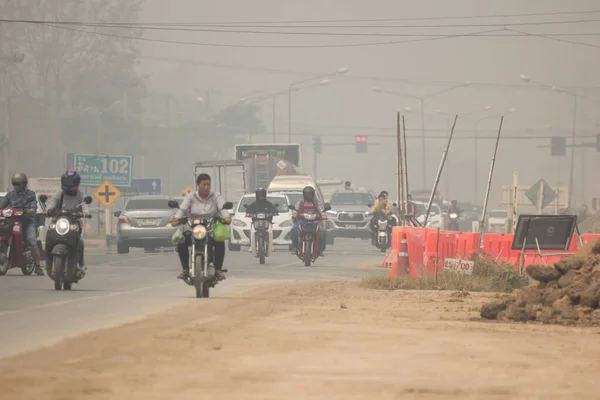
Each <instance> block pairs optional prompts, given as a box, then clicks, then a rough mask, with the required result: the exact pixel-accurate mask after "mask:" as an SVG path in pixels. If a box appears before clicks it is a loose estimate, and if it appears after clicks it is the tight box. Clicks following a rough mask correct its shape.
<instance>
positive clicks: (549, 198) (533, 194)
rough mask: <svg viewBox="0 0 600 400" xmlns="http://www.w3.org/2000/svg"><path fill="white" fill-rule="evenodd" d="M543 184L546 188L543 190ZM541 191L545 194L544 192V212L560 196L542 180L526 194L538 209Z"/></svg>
mask: <svg viewBox="0 0 600 400" xmlns="http://www.w3.org/2000/svg"><path fill="white" fill-rule="evenodd" d="M542 184H543V186H544V188H543V189H542ZM540 190H543V192H542V210H543V209H544V208H546V207H548V206H549V205H550V203H552V202H553V201H554V200H555V199H556V198H557V197H558V196H557V195H556V192H555V191H554V189H552V188H551V187H550V185H548V183H547V182H546V181H545V180H543V179H540V180H539V181H537V182H536V183H535V184H534V185H532V186H531V187H530V188H529V190H528V191H527V192H525V196H526V197H527V198H528V199H529V201H530V202H531V204H533V205H534V206H536V207H537V206H538V198H539V196H540Z"/></svg>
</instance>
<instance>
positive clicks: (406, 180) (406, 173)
mask: <svg viewBox="0 0 600 400" xmlns="http://www.w3.org/2000/svg"><path fill="white" fill-rule="evenodd" d="M402 136H403V139H402V146H403V149H402V151H403V152H404V154H402V161H403V162H404V168H402V172H404V199H403V200H404V209H405V210H406V212H407V213H408V194H409V193H410V192H409V189H408V156H407V150H406V148H407V147H406V123H405V120H404V115H403V116H402Z"/></svg>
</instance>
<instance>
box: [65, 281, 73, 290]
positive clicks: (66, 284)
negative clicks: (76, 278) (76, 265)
mask: <svg viewBox="0 0 600 400" xmlns="http://www.w3.org/2000/svg"><path fill="white" fill-rule="evenodd" d="M72 287H73V283H71V282H63V288H64V289H65V290H71V288H72Z"/></svg>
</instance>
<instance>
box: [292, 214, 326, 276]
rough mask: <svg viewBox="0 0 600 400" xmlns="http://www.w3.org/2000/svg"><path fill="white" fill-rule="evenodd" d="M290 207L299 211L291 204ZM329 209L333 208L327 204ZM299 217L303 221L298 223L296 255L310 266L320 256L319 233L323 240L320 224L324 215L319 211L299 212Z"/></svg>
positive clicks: (305, 264)
mask: <svg viewBox="0 0 600 400" xmlns="http://www.w3.org/2000/svg"><path fill="white" fill-rule="evenodd" d="M289 209H290V210H293V211H296V212H297V210H296V208H295V207H294V206H293V205H290V206H289ZM329 210H331V207H329V206H328V205H326V206H325V211H329ZM298 218H300V219H301V220H302V223H299V224H298V250H297V252H296V255H297V256H298V258H299V259H301V260H302V261H304V266H306V267H310V264H311V262H315V261H316V260H317V258H318V257H319V246H317V235H318V236H319V239H320V240H323V235H322V234H321V226H320V221H321V220H322V219H323V217H322V216H321V214H319V213H307V212H303V213H300V214H298Z"/></svg>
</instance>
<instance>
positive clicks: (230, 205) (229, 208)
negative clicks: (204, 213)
mask: <svg viewBox="0 0 600 400" xmlns="http://www.w3.org/2000/svg"><path fill="white" fill-rule="evenodd" d="M232 208H233V203H232V202H230V201H228V202H226V203H225V204H223V210H231V209H232Z"/></svg>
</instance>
